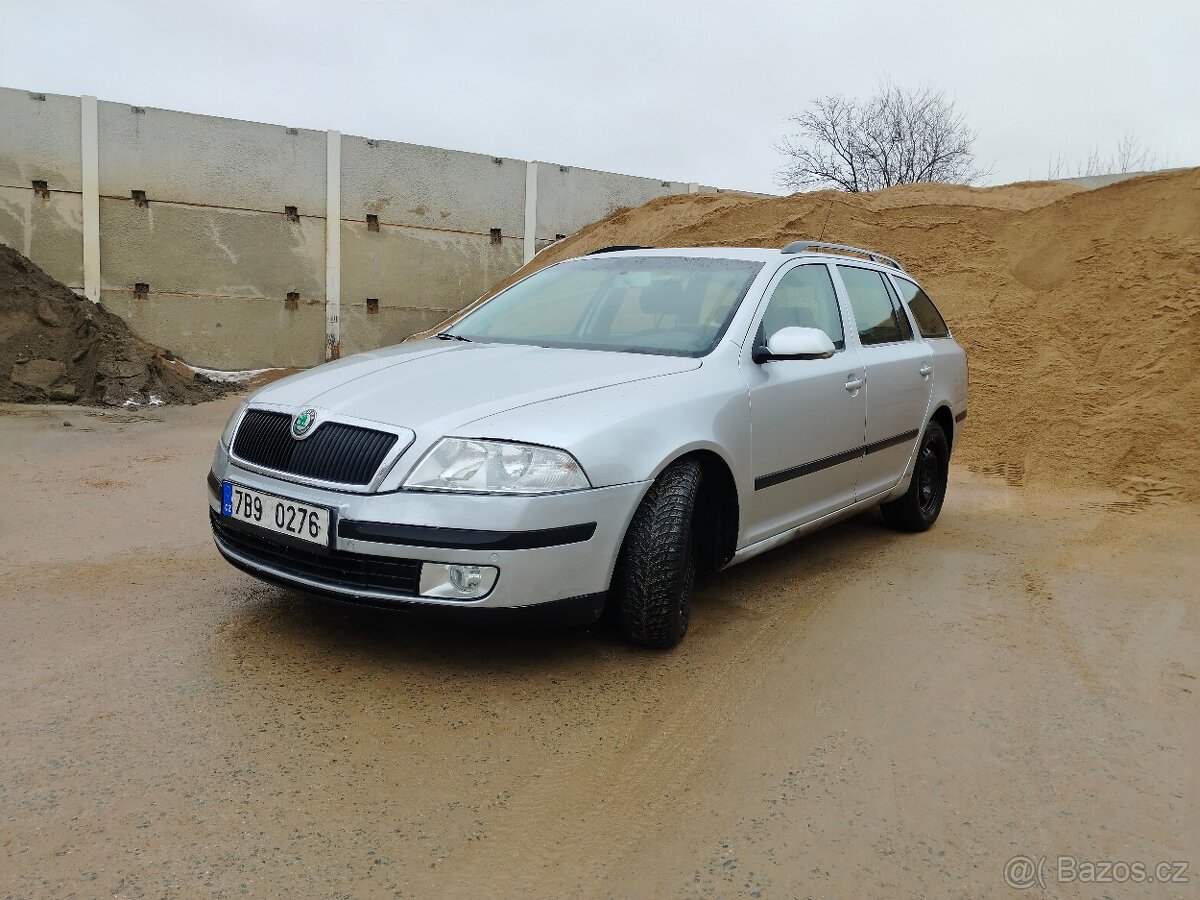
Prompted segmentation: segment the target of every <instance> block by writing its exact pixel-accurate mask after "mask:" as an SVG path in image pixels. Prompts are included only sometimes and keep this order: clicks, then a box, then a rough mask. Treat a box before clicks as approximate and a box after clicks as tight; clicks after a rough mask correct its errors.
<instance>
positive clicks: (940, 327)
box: [892, 278, 950, 338]
mask: <svg viewBox="0 0 1200 900" xmlns="http://www.w3.org/2000/svg"><path fill="white" fill-rule="evenodd" d="M892 282H893V283H894V284H895V285H896V289H897V290H899V291H900V296H901V297H902V298H904V302H905V303H907V304H908V309H909V311H910V312H911V313H912V314H913V318H914V319H916V320H917V328H919V329H920V330H921V336H922V337H927V338H944V337H950V329H949V328H948V327H947V326H946V320H945V319H943V318H942V314H941V313H940V312H938V309H937V307H936V306H934V305H933V301H932V300H930V299H929V295H928V294H926V293H925V292H924V291H923V290H921V289H920V288H919V287H917V286H916V285H915V284H913V283H912V282H911V281H909V280H908V279H907V278H893V279H892Z"/></svg>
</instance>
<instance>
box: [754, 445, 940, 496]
mask: <svg viewBox="0 0 1200 900" xmlns="http://www.w3.org/2000/svg"><path fill="white" fill-rule="evenodd" d="M920 433H921V432H919V431H916V430H913V431H906V432H904V433H903V434H897V435H893V436H892V437H890V438H884V439H883V440H882V441H875V442H874V443H873V444H864V445H863V446H861V447H855V448H854V449H853V450H843V451H842V452H841V453H835V454H833V456H825V457H822V458H821V459H816V460H813V461H812V462H808V463H804V464H802V465H799V466H792V467H791V468H790V469H781V470H780V471H778V472H772V473H771V474H770V475H760V476H758V477H757V478H755V479H754V489H755V490H756V491H761V490H762V489H763V488H769V487H773V486H774V485H777V484H783V482H785V481H791V480H792V479H793V478H803V477H804V476H805V475H812V474H813V473H814V472H820V471H822V470H823V469H828V468H830V467H831V466H836V465H840V464H841V463H844V462H850V460H852V459H859V458H860V457H863V456H866V455H867V454H868V453H878V452H879V451H880V450H886V449H888V448H889V447H895V446H896V445H897V444H906V443H908V442H909V441H911V440H915V439H916V437H917V435H918V434H920Z"/></svg>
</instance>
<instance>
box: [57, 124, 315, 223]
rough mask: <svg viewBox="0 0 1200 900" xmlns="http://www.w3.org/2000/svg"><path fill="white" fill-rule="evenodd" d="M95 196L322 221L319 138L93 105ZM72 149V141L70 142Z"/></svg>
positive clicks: (260, 126) (276, 128)
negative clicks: (142, 195) (292, 211)
mask: <svg viewBox="0 0 1200 900" xmlns="http://www.w3.org/2000/svg"><path fill="white" fill-rule="evenodd" d="M99 117H100V193H101V194H104V195H107V196H110V197H128V196H129V195H130V191H133V190H143V191H145V192H146V195H147V196H148V197H149V198H150V199H151V200H152V201H153V200H171V201H176V202H181V203H197V204H205V205H208V206H228V207H234V208H239V209H258V210H270V211H274V210H278V211H279V212H283V209H284V207H285V206H295V207H297V208H298V209H299V211H300V213H301V214H302V215H324V213H325V132H323V131H310V130H306V129H295V130H296V131H297V133H296V134H289V133H288V129H287V128H284V127H283V126H281V125H263V124H260V123H258V122H241V121H237V120H235V119H222V118H218V117H216V116H198V115H193V114H191V113H181V112H173V111H171V110H166V109H146V110H145V111H144V112H135V111H134V107H131V106H129V105H127V104H124V103H108V102H102V103H100V104H99ZM76 144H77V145H78V139H76Z"/></svg>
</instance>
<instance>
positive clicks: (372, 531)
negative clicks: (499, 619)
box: [338, 519, 596, 550]
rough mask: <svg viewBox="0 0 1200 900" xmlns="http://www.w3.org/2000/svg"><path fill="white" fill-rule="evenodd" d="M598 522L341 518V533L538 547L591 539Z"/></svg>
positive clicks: (409, 541) (463, 545) (448, 544)
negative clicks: (509, 526)
mask: <svg viewBox="0 0 1200 900" xmlns="http://www.w3.org/2000/svg"><path fill="white" fill-rule="evenodd" d="M595 533H596V523H595V522H586V523H583V524H580V525H564V526H561V527H559V528H538V529H534V530H532V531H483V530H480V529H475V528H437V527H434V526H431V525H395V524H392V523H391V522H354V521H351V520H349V519H343V520H342V521H340V522H338V537H344V538H350V539H351V540H356V541H374V542H376V543H379V544H406V545H409V546H413V547H433V548H436V549H441V550H535V549H537V548H539V547H557V546H559V545H561V544H580V543H583V542H584V541H587V540H591V537H592V535H593V534H595Z"/></svg>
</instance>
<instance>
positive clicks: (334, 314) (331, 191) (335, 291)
mask: <svg viewBox="0 0 1200 900" xmlns="http://www.w3.org/2000/svg"><path fill="white" fill-rule="evenodd" d="M325 141H326V144H325V359H327V360H330V359H337V358H338V357H339V356H341V355H342V324H341V312H342V133H341V132H340V131H329V132H326V135H325Z"/></svg>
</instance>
